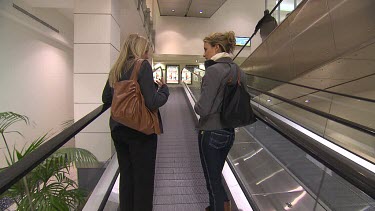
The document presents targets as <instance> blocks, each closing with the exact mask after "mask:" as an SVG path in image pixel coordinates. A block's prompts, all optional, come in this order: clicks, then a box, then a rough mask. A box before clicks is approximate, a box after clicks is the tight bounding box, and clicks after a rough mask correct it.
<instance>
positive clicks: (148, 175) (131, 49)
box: [102, 34, 169, 211]
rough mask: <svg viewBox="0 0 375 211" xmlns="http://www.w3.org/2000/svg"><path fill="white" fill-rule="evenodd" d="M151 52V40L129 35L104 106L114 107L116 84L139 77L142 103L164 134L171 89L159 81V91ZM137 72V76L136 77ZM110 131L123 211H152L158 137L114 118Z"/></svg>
mask: <svg viewBox="0 0 375 211" xmlns="http://www.w3.org/2000/svg"><path fill="white" fill-rule="evenodd" d="M149 50H150V44H149V42H148V41H147V39H145V38H144V37H141V36H139V35H137V34H131V35H129V37H128V38H127V39H126V41H125V42H124V44H123V46H122V47H121V51H120V55H119V57H118V58H117V61H116V62H115V64H114V65H113V67H112V68H111V71H110V73H109V77H108V81H107V83H106V85H105V87H104V90H103V95H102V100H103V103H106V104H111V103H112V102H113V101H112V100H113V97H114V94H115V90H114V87H115V84H116V83H119V82H121V81H124V80H129V79H131V78H132V79H133V78H134V77H135V78H136V79H137V83H138V84H139V88H140V91H141V94H142V95H141V97H142V96H143V98H144V101H143V99H142V102H144V105H145V106H146V107H147V109H148V110H150V112H156V113H157V117H158V119H157V120H158V121H155V122H157V123H158V125H155V127H157V128H158V129H160V131H162V130H163V129H162V128H163V127H162V121H161V117H160V114H159V112H158V108H160V107H161V106H163V105H164V104H165V103H166V102H167V100H168V96H169V89H168V87H167V85H166V84H165V83H164V82H162V81H157V84H158V87H156V86H155V83H154V80H153V74H152V73H153V72H152V68H151V65H150V64H149V62H148V61H147V60H146V59H148V52H149ZM133 72H134V73H135V74H132V73H133ZM137 86H138V85H137ZM116 91H117V89H116ZM120 94H121V93H120ZM125 94H126V93H125ZM135 109H136V108H135ZM110 128H111V136H112V139H113V142H114V145H115V148H116V151H117V157H118V162H119V167H120V188H119V190H120V210H121V211H125V210H126V211H139V210H142V211H152V205H153V192H154V175H155V160H156V148H157V134H155V133H152V134H150V135H147V134H145V133H142V132H140V131H138V130H136V129H134V128H131V127H128V126H125V125H123V124H121V123H119V122H117V121H115V120H114V119H113V118H112V117H111V118H110Z"/></svg>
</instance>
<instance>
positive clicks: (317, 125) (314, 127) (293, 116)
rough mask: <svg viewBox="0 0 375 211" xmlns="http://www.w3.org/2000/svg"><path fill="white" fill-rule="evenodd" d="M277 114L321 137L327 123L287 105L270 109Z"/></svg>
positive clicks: (322, 119) (283, 104)
mask: <svg viewBox="0 0 375 211" xmlns="http://www.w3.org/2000/svg"><path fill="white" fill-rule="evenodd" d="M270 109H271V110H273V111H275V112H277V113H278V114H280V115H282V116H284V117H286V118H288V119H290V120H292V121H294V122H296V123H298V124H300V125H302V126H303V127H305V128H307V129H309V130H311V131H313V132H315V133H316V134H318V135H321V136H323V134H324V128H325V125H326V122H327V119H326V118H323V117H320V116H318V115H316V114H313V113H311V112H308V111H305V110H303V109H300V108H298V107H295V106H293V105H290V104H287V103H280V104H277V105H274V106H272V107H271V108H270Z"/></svg>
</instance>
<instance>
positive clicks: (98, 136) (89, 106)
mask: <svg viewBox="0 0 375 211" xmlns="http://www.w3.org/2000/svg"><path fill="white" fill-rule="evenodd" d="M118 20H119V4H118V0H76V1H75V8H74V119H75V121H77V120H79V119H80V118H82V117H83V116H85V115H86V114H87V113H89V112H91V111H92V110H94V109H95V108H97V107H98V106H100V105H101V104H102V100H101V95H102V91H103V88H104V85H105V83H106V81H107V79H108V73H109V70H110V68H111V66H112V64H113V63H114V62H115V60H116V59H117V56H118V54H119V50H120V26H119V24H118V23H119V21H118ZM108 123H109V110H108V111H107V112H105V113H104V114H102V115H101V116H100V117H98V119H97V120H95V121H94V122H93V123H91V124H90V125H89V126H88V127H86V128H85V129H84V130H82V131H81V132H80V133H79V134H77V135H76V147H79V148H85V149H87V150H89V151H90V152H92V153H93V154H94V155H95V156H96V157H97V158H98V160H99V161H106V160H108V159H109V158H110V156H111V155H112V154H113V152H114V149H113V147H112V141H111V136H110V130H109V124H108Z"/></svg>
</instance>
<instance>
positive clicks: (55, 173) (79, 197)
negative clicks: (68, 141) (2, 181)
mask: <svg viewBox="0 0 375 211" xmlns="http://www.w3.org/2000/svg"><path fill="white" fill-rule="evenodd" d="M20 121H21V122H25V123H26V124H28V122H29V120H28V118H27V117H26V116H23V115H19V114H16V113H13V112H3V113H0V133H1V135H2V138H3V140H4V143H5V146H6V148H7V152H8V156H5V158H6V161H7V164H8V166H11V165H12V164H14V163H15V162H17V161H18V160H21V159H23V158H24V157H25V156H26V155H27V154H29V153H31V152H32V151H34V150H35V149H37V148H38V147H39V146H41V145H42V144H43V143H44V142H45V141H46V140H48V137H49V136H48V133H46V134H44V135H42V136H41V137H39V138H37V139H36V140H34V141H32V142H31V144H30V145H29V146H28V147H25V146H24V147H23V148H22V149H21V150H18V149H16V148H15V147H13V149H12V152H11V149H10V148H9V145H8V142H7V140H6V136H5V135H6V134H7V133H12V132H13V133H18V134H20V135H22V134H21V133H20V132H19V131H7V129H8V128H9V127H10V126H11V125H13V124H14V123H16V122H20ZM95 163H97V159H96V157H95V156H94V155H93V154H92V153H90V152H89V151H87V150H85V149H80V148H60V149H59V150H57V151H56V152H55V153H54V154H52V155H51V156H50V157H49V158H47V159H46V160H45V161H43V162H42V163H41V164H39V165H38V166H37V167H36V168H34V169H33V170H32V171H31V172H30V173H29V174H27V175H26V176H25V177H24V178H23V179H22V180H21V181H19V182H17V183H16V184H15V185H13V186H12V187H11V188H10V189H9V190H8V191H7V192H6V193H5V195H6V196H7V197H10V198H12V199H13V200H14V201H15V203H16V204H17V210H70V209H76V208H77V206H78V205H79V204H80V203H82V202H83V201H84V199H85V198H84V197H85V193H84V192H83V191H82V190H80V189H78V185H77V183H76V182H75V181H74V180H72V179H70V178H69V172H70V169H71V168H72V167H75V166H90V165H92V164H95ZM6 168H7V167H6Z"/></svg>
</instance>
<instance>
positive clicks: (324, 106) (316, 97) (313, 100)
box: [293, 92, 332, 113]
mask: <svg viewBox="0 0 375 211" xmlns="http://www.w3.org/2000/svg"><path fill="white" fill-rule="evenodd" d="M293 101H295V102H297V103H299V104H302V105H305V106H308V107H310V108H314V109H316V110H319V111H323V112H326V113H329V111H330V107H331V104H332V94H329V93H325V92H317V93H314V94H309V95H306V96H303V97H299V98H297V99H294V100H293Z"/></svg>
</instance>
